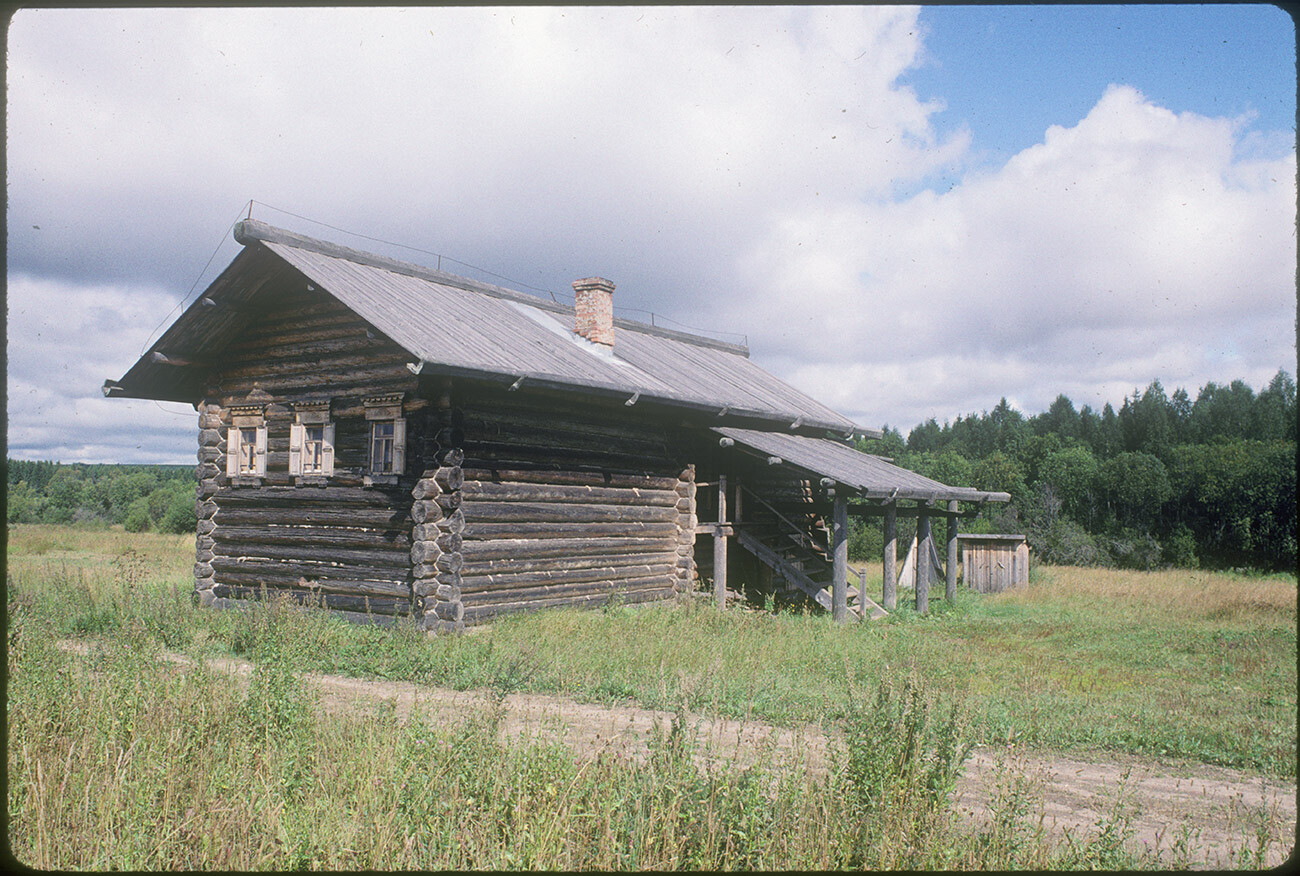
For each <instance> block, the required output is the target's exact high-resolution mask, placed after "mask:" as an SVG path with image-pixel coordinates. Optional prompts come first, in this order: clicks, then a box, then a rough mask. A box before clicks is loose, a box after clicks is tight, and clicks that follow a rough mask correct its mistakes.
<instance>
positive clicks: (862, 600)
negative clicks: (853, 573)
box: [858, 566, 871, 620]
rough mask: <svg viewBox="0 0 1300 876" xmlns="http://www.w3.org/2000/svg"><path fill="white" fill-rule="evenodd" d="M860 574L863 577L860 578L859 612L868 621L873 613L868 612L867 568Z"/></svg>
mask: <svg viewBox="0 0 1300 876" xmlns="http://www.w3.org/2000/svg"><path fill="white" fill-rule="evenodd" d="M858 574H859V575H860V576H861V577H860V578H858V612H859V613H860V614H861V615H862V619H863V620H866V619H867V618H869V617H871V612H869V611H867V567H866V566H863V567H862V569H861V571H860V572H859V573H858Z"/></svg>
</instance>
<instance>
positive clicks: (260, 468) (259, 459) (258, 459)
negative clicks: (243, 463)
mask: <svg viewBox="0 0 1300 876" xmlns="http://www.w3.org/2000/svg"><path fill="white" fill-rule="evenodd" d="M254 452H255V454H256V455H255V456H254V458H253V472H254V474H258V475H264V474H266V427H265V426H258V427H257V445H256V447H255V449H254Z"/></svg>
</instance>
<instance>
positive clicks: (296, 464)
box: [289, 423, 307, 475]
mask: <svg viewBox="0 0 1300 876" xmlns="http://www.w3.org/2000/svg"><path fill="white" fill-rule="evenodd" d="M306 431H307V430H306V429H305V428H303V425H302V423H290V424H289V474H291V475H300V474H302V442H303V438H304V437H305V433H306Z"/></svg>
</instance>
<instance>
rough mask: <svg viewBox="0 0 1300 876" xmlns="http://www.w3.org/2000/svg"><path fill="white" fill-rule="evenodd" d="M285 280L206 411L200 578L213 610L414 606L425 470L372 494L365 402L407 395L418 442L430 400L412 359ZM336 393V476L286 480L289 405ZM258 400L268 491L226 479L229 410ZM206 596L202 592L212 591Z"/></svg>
mask: <svg viewBox="0 0 1300 876" xmlns="http://www.w3.org/2000/svg"><path fill="white" fill-rule="evenodd" d="M294 277H295V275H292V274H286V276H284V277H283V278H280V279H279V281H278V283H277V284H276V286H274V287H273V288H269V289H268V290H266V292H265V293H264V295H265V298H264V299H263V300H268V299H269V301H270V302H271V303H270V304H269V306H265V307H264V309H263V310H262V311H261V312H259V313H258V314H257V317H256V319H255V321H254V322H253V324H252V325H251V326H250V327H249V328H248V329H247V330H246V331H244V332H243V333H241V335H240V336H239V338H238V339H237V340H236V341H235V342H234V343H233V344H232V345H231V346H230V347H229V348H228V349H227V350H225V351H223V353H222V354H221V365H220V369H219V370H217V371H214V372H212V374H211V375H210V378H209V384H208V386H207V393H206V398H205V400H204V402H203V403H202V404H201V405H200V416H199V428H200V432H199V445H200V447H199V471H198V475H199V490H198V493H199V501H198V511H199V517H200V522H199V531H198V540H197V545H196V561H197V565H196V567H195V580H196V588H197V589H198V590H199V592H200V594H201V596H202V598H203V600H204V601H205V602H214V601H215V600H217V599H245V598H249V597H253V596H257V595H258V594H259V592H260V591H261V590H262V589H263V588H265V590H266V591H267V592H268V593H269V594H274V593H283V594H287V595H289V596H290V597H292V598H294V599H296V600H299V601H303V602H311V603H314V604H321V605H324V606H325V607H328V608H331V609H336V610H340V611H345V612H363V613H370V614H373V615H379V616H401V615H406V614H409V613H411V611H412V604H413V601H412V588H411V575H410V567H411V556H410V551H411V519H410V509H411V503H412V498H411V490H412V487H413V486H414V484H415V482H416V480H417V479H418V476H419V471H418V467H417V466H415V465H409V466H408V471H410V470H412V469H414V470H415V474H407V475H405V476H403V477H401V478H400V479H399V481H398V483H396V484H392V485H377V486H374V487H365V486H364V485H363V478H364V476H365V470H366V465H367V454H368V449H369V427H368V424H367V422H366V420H365V419H364V413H365V409H364V406H363V404H362V399H363V398H365V397H367V396H373V395H381V394H385V393H405V394H406V399H407V402H406V407H405V413H406V418H407V430H408V436H407V441H408V446H411V444H412V442H421V441H422V438H423V435H422V432H421V430H422V424H423V423H424V416H423V414H422V413H420V412H421V410H422V409H423V408H424V407H426V406H427V402H425V401H424V400H421V399H418V398H416V394H415V393H416V389H417V379H416V378H415V376H414V375H412V374H411V373H410V372H409V371H408V370H407V369H406V368H405V367H404V363H405V361H406V359H407V358H409V357H406V355H405V354H404V353H403V351H402V350H401V349H400V348H399V347H397V346H396V345H394V344H392V343H391V342H389V341H388V340H386V339H384V338H383V337H381V336H379V335H378V334H377V333H375V332H373V331H370V330H369V329H368V326H367V325H366V323H365V322H364V321H363V320H361V319H360V318H358V317H357V316H356V315H355V314H353V313H352V312H351V311H350V310H348V309H347V308H345V307H344V306H343V305H342V304H339V303H338V302H337V301H335V300H334V299H333V298H331V297H329V296H328V295H325V294H323V293H321V292H309V291H307V290H306V288H305V283H304V282H303V281H302V280H301V278H296V279H295V278H294ZM312 398H315V399H322V398H329V399H331V401H332V404H331V417H332V418H333V421H334V423H335V428H336V442H335V448H336V449H335V474H334V476H333V477H331V478H330V479H329V480H328V482H327V483H325V484H323V485H315V486H307V485H303V486H297V485H295V483H294V479H293V477H292V476H290V475H289V473H288V465H289V426H290V424H291V423H292V422H293V420H294V417H293V408H292V407H291V406H290V403H292V402H294V401H302V400H306V399H312ZM250 402H251V403H256V404H259V405H262V407H263V410H264V412H265V417H266V426H267V466H266V469H267V470H266V476H265V477H264V478H263V479H262V483H261V484H260V485H259V486H234V485H232V484H231V483H229V482H228V480H227V478H226V474H225V472H226V467H225V453H226V429H227V427H228V426H229V425H230V415H229V408H230V406H231V405H232V404H248V403H250ZM204 594H206V595H204Z"/></svg>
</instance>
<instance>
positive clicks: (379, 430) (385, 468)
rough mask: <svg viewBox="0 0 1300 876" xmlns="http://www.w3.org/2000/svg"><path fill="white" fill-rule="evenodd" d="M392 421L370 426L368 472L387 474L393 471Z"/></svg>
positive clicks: (383, 421) (381, 421)
mask: <svg viewBox="0 0 1300 876" xmlns="http://www.w3.org/2000/svg"><path fill="white" fill-rule="evenodd" d="M394 425H395V424H394V421H393V420H376V421H375V422H373V423H371V424H370V470H371V471H373V472H375V473H377V474H388V473H389V472H391V471H392V470H393V426H394Z"/></svg>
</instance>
